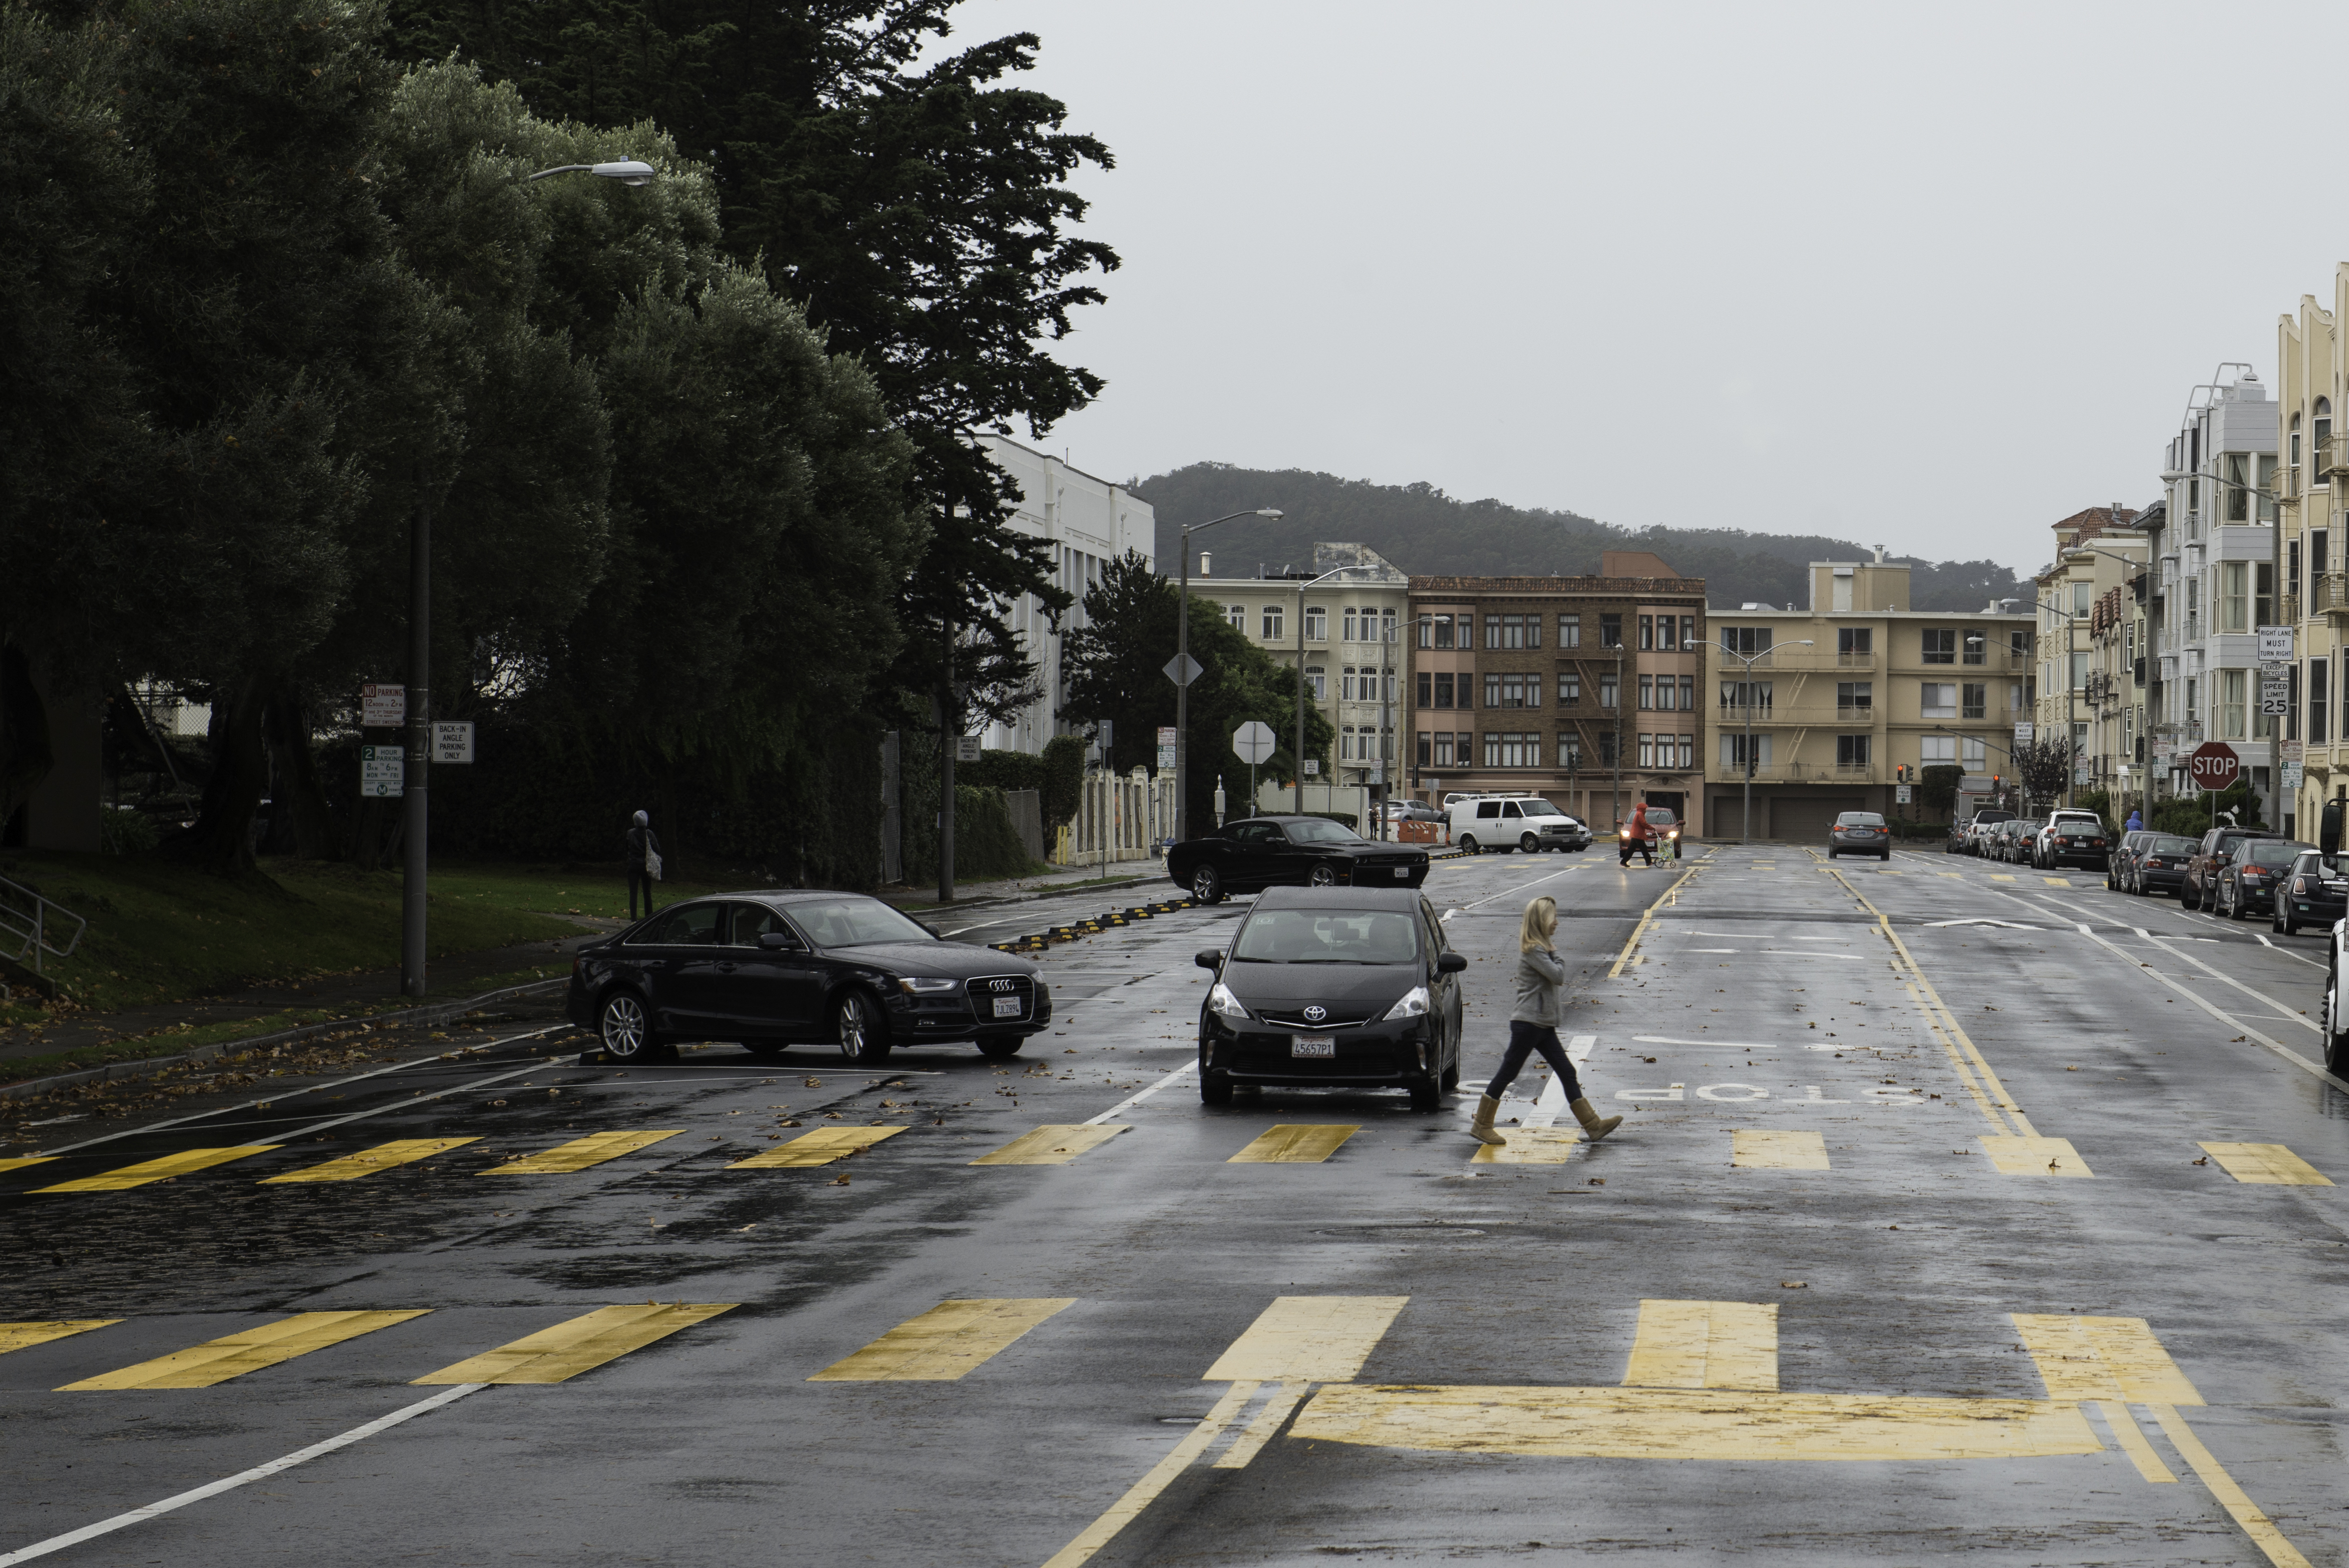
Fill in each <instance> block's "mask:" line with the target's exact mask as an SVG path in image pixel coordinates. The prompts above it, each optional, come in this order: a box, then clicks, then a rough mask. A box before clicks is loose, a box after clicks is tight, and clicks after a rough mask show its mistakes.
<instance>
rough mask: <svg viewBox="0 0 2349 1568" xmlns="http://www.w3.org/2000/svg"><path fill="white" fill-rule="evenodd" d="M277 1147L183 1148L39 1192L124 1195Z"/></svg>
mask: <svg viewBox="0 0 2349 1568" xmlns="http://www.w3.org/2000/svg"><path fill="white" fill-rule="evenodd" d="M275 1147H277V1146H276V1145H275V1144H274V1143H253V1144H242V1145H239V1146H238V1147H235V1148H183V1149H181V1151H180V1152H179V1153H177V1154H167V1155H164V1156H162V1157H161V1158H158V1159H148V1160H141V1161H140V1163H138V1164H137V1165H126V1166H123V1167H121V1168H119V1169H117V1170H109V1171H107V1172H106V1173H105V1174H103V1175H100V1176H85V1177H83V1178H82V1179H80V1180H79V1181H60V1182H58V1183H57V1185H56V1186H55V1187H36V1188H35V1189H33V1190H34V1191H36V1192H120V1191H123V1190H125V1189H129V1188H133V1187H144V1186H146V1185H147V1184H148V1183H149V1182H150V1181H168V1180H170V1179H171V1178H172V1177H175V1176H185V1175H187V1174H189V1173H190V1172H191V1171H197V1170H204V1169H207V1168H210V1167H212V1166H215V1165H226V1164H227V1163H228V1162H229V1161H230V1160H232V1159H243V1158H245V1157H246V1156H247V1155H253V1154H267V1153H268V1152H269V1151H270V1150H271V1149H273V1148H275Z"/></svg>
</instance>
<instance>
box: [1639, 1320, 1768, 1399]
mask: <svg viewBox="0 0 2349 1568" xmlns="http://www.w3.org/2000/svg"><path fill="white" fill-rule="evenodd" d="M1623 1382H1624V1384H1625V1386H1630V1387H1640V1388H1762V1389H1775V1388H1776V1387H1777V1386H1778V1309H1777V1308H1776V1307H1775V1306H1768V1305H1757V1304H1755V1303H1752V1302H1676V1301H1642V1302H1641V1303H1640V1326H1639V1329H1638V1330H1637V1332H1635V1333H1634V1334H1632V1336H1631V1360H1630V1365H1629V1366H1627V1367H1626V1368H1625V1369H1624V1372H1623Z"/></svg>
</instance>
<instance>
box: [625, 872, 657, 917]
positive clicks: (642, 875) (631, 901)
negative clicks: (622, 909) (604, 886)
mask: <svg viewBox="0 0 2349 1568" xmlns="http://www.w3.org/2000/svg"><path fill="white" fill-rule="evenodd" d="M640 883H641V884H642V885H643V887H644V889H645V913H646V914H647V916H649V915H650V914H651V913H652V912H653V879H652V877H651V876H650V874H649V873H647V871H646V870H645V868H644V867H641V866H631V867H628V919H632V920H633V919H636V888H637V885H638V884H640Z"/></svg>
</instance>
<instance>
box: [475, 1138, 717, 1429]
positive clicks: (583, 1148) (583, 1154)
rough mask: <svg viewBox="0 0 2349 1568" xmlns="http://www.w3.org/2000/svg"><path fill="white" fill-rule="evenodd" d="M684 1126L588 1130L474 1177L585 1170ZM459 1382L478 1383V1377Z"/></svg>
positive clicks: (630, 1152) (634, 1150)
mask: <svg viewBox="0 0 2349 1568" xmlns="http://www.w3.org/2000/svg"><path fill="white" fill-rule="evenodd" d="M684 1130H685V1129H684V1128H683V1127H669V1128H667V1129H666V1130H663V1131H659V1132H607V1133H590V1134H588V1135H587V1136H586V1137H580V1138H573V1139H572V1140H571V1141H570V1142H569V1143H559V1144H556V1145H555V1146H554V1147H553V1148H549V1149H542V1150H540V1151H539V1152H538V1153H536V1154H533V1155H532V1156H530V1157H529V1158H526V1159H515V1160H509V1161H507V1162H506V1163H505V1164H503V1165H493V1166H492V1167H490V1168H489V1169H487V1170H477V1171H475V1172H473V1174H474V1175H476V1176H553V1175H559V1174H562V1173H563V1172H565V1171H573V1170H585V1169H586V1168H588V1167H589V1166H591V1165H601V1164H603V1163H604V1162H605V1160H607V1159H617V1158H620V1156H622V1155H624V1154H634V1153H636V1150H638V1149H640V1148H649V1147H652V1146H653V1145H654V1144H657V1143H658V1142H660V1141H661V1139H663V1138H667V1137H677V1136H678V1134H679V1133H681V1132H683V1131H684ZM460 1381H463V1382H470V1383H480V1382H483V1381H485V1379H482V1378H479V1377H471V1378H463V1379H460Z"/></svg>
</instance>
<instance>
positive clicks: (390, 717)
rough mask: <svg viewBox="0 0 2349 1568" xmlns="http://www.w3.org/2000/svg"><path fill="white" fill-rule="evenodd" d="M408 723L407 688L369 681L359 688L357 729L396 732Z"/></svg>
mask: <svg viewBox="0 0 2349 1568" xmlns="http://www.w3.org/2000/svg"><path fill="white" fill-rule="evenodd" d="M407 722H408V688H407V687H405V686H385V685H382V684H380V683H378V682H373V681H370V682H369V683H368V684H367V685H365V686H362V687H360V688H359V727H360V728H361V729H365V730H397V729H398V728H399V727H400V726H401V725H402V724H405V723H407Z"/></svg>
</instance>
